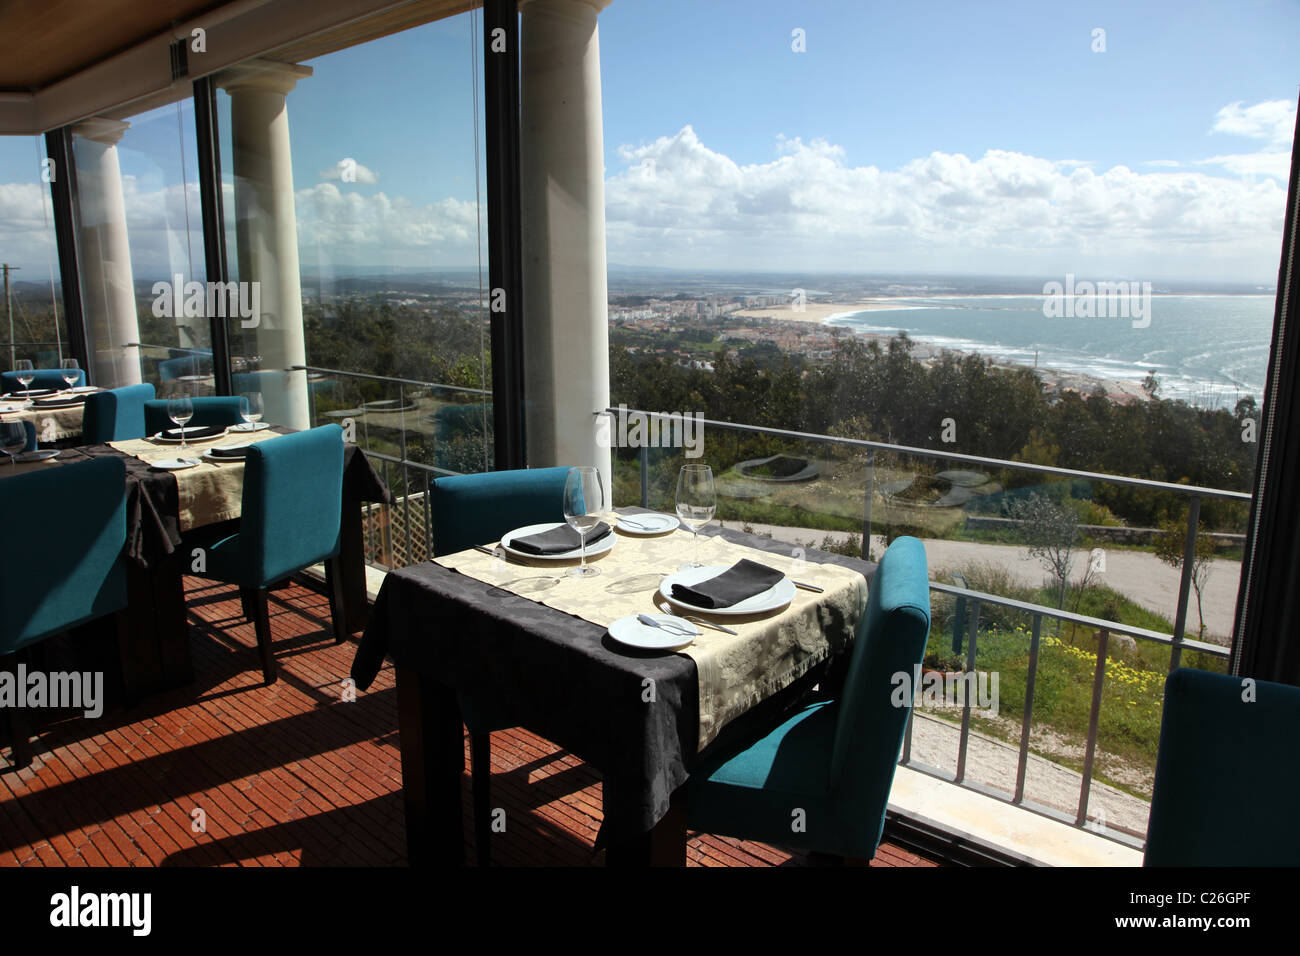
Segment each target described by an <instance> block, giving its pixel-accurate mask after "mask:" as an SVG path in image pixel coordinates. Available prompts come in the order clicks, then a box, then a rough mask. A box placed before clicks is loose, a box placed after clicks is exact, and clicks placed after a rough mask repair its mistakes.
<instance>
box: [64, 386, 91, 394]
mask: <svg viewBox="0 0 1300 956" xmlns="http://www.w3.org/2000/svg"><path fill="white" fill-rule="evenodd" d="M65 391H69V392H72V393H73V394H74V395H83V394H89V393H90V392H98V391H99V386H98V385H78V386H77V387H76V388H69V389H65Z"/></svg>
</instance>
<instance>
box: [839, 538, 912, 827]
mask: <svg viewBox="0 0 1300 956" xmlns="http://www.w3.org/2000/svg"><path fill="white" fill-rule="evenodd" d="M929 636H930V574H929V569H928V568H927V566H926V560H925V547H924V546H923V545H922V544H921V542H920V541H919V540H917V539H916V538H910V537H902V538H897V539H895V541H894V542H893V544H891V545H890V546H889V548H888V549H887V550H886V551H885V553H884V555H883V556H882V557H881V559H880V564H879V565H878V566H877V567H876V573H875V576H874V577H872V579H871V590H870V594H869V596H868V598H867V608H866V612H865V613H864V614H863V616H862V620H861V621H860V622H859V623H858V631H857V636H856V638H855V639H854V642H853V650H852V653H851V655H850V657H849V668H848V672H847V674H846V675H845V678H844V691H843V694H842V695H841V697H840V704H839V714H838V715H837V717H836V724H835V740H834V744H833V745H832V750H831V766H830V786H831V791H832V794H833V795H835V797H836V800H837V802H838V803H839V804H840V805H841V806H843V807H846V808H849V809H851V810H856V809H857V808H860V807H873V808H874V807H879V808H880V815H879V817H873V818H871V819H867V818H866V817H865V816H864V815H862V814H860V813H850V814H849V815H848V816H846V817H845V819H844V821H843V823H844V824H845V825H848V826H854V827H859V828H861V831H862V832H861V833H859V834H858V836H859V838H863V839H864V840H869V841H870V843H871V845H873V846H874V845H875V844H877V843H879V841H880V834H881V831H882V830H883V829H884V825H885V805H886V803H887V802H888V799H889V789H890V787H891V786H892V785H893V782H894V769H895V768H896V767H897V766H898V756H899V753H900V751H901V750H902V746H903V732H904V730H905V728H906V726H907V718H908V715H909V714H910V712H911V708H910V704H911V701H910V700H909V701H908V704H909V706H907V707H898V706H895V702H894V699H895V694H894V689H895V687H896V686H897V684H896V683H895V680H894V675H896V674H906V675H907V679H908V686H910V685H911V682H912V681H913V680H914V677H915V668H916V666H917V665H918V664H920V663H921V659H922V658H923V657H924V656H925V645H926V641H927V640H928V639H929ZM869 828H874V832H871V831H870V829H869Z"/></svg>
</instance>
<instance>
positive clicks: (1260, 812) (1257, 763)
mask: <svg viewBox="0 0 1300 956" xmlns="http://www.w3.org/2000/svg"><path fill="white" fill-rule="evenodd" d="M1297 731H1300V687H1292V686H1291V685H1289V684H1275V683H1272V682H1271V681H1256V682H1254V685H1253V687H1251V686H1248V685H1244V684H1243V682H1242V679H1241V678H1239V677H1231V676H1229V675H1226V674H1212V673H1210V672H1208V671H1198V670H1191V669H1189V668H1179V669H1178V670H1175V671H1174V672H1173V673H1171V674H1170V675H1169V677H1168V679H1167V680H1166V681H1165V709H1164V714H1163V716H1162V718H1161V723H1160V749H1159V750H1158V751H1157V754H1156V776H1155V784H1154V789H1153V790H1152V794H1151V816H1150V819H1149V821H1148V823H1147V845H1146V854H1145V856H1144V858H1143V865H1144V866H1300V831H1297V830H1296V827H1295V811H1296V801H1297V794H1300V763H1298V762H1297V761H1296V760H1295V758H1294V752H1295V735H1296V733H1297Z"/></svg>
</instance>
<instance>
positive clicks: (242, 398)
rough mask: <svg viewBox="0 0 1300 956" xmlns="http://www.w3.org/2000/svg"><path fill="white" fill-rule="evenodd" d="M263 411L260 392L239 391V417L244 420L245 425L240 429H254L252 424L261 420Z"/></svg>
mask: <svg viewBox="0 0 1300 956" xmlns="http://www.w3.org/2000/svg"><path fill="white" fill-rule="evenodd" d="M264 411H265V409H264V407H263V405H262V393H261V392H240V393H239V417H240V418H242V419H243V420H244V425H245V426H246V427H244V428H242V429H240V430H241V431H246V432H251V431H255V429H254V428H253V426H254V425H255V424H256V423H257V422H260V421H261V420H262V414H263V412H264Z"/></svg>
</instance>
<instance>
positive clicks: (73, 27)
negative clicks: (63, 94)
mask: <svg viewBox="0 0 1300 956" xmlns="http://www.w3.org/2000/svg"><path fill="white" fill-rule="evenodd" d="M220 6H224V4H223V3H221V2H217V3H214V2H213V0H6V2H4V3H0V90H4V91H9V92H23V93H33V92H35V91H37V90H39V89H41V88H42V87H46V86H49V85H50V84H52V83H55V82H57V81H59V80H61V79H63V78H64V77H67V76H71V75H72V74H74V73H76V72H78V71H79V70H82V69H84V68H85V67H88V66H91V65H92V64H95V63H98V62H100V61H101V60H106V59H108V58H109V57H111V56H113V55H114V54H117V53H121V52H122V51H124V50H127V49H129V48H131V47H133V46H135V45H136V44H137V43H142V42H143V41H145V40H148V39H150V38H151V37H155V36H157V35H158V34H160V33H165V32H167V31H169V30H170V29H171V28H172V26H173V25H174V24H178V23H184V22H185V21H187V20H190V19H193V18H194V17H195V16H198V15H200V14H203V13H206V12H208V11H210V10H212V9H214V8H216V7H220Z"/></svg>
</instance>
